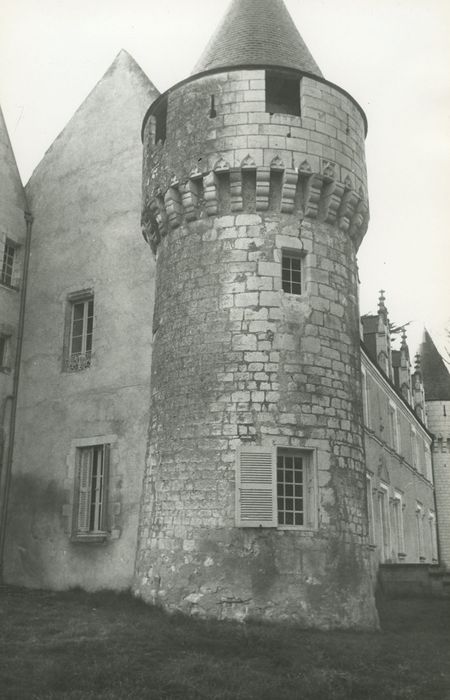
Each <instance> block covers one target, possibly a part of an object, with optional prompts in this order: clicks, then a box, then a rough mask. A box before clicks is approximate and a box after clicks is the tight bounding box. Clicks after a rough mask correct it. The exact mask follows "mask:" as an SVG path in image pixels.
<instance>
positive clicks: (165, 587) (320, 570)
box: [134, 528, 378, 629]
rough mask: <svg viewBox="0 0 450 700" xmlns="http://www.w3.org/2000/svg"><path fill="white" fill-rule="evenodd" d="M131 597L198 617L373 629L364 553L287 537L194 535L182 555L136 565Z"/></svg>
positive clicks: (159, 554) (158, 555) (166, 554)
mask: <svg viewBox="0 0 450 700" xmlns="http://www.w3.org/2000/svg"><path fill="white" fill-rule="evenodd" d="M185 544H186V543H185ZM194 545H195V547H196V548H195V549H192V547H193V546H194ZM134 592H135V594H136V595H137V596H138V597H141V598H142V599H143V600H145V601H146V602H149V603H152V604H156V605H160V606H162V607H163V608H165V609H166V610H168V611H181V612H184V613H186V614H189V615H195V616H199V617H203V618H216V619H220V620H225V619H233V620H238V621H243V620H246V619H252V618H253V619H265V620H273V621H289V622H293V623H296V624H299V625H301V626H304V627H314V628H317V629H339V628H340V629H346V628H352V629H376V628H377V627H378V616H377V612H376V608H375V600H374V583H373V579H372V577H371V575H370V566H369V561H368V557H367V550H366V549H365V548H364V549H363V548H360V547H359V546H358V545H354V544H352V543H348V544H344V543H342V542H339V541H337V540H334V541H333V540H324V539H322V538H321V537H320V536H317V537H309V536H302V535H301V534H294V533H290V532H286V531H285V532H283V531H279V532H258V531H257V530H240V529H238V528H236V529H231V530H226V529H218V530H215V531H208V532H206V531H199V532H198V533H197V539H195V540H189V546H188V547H187V548H183V546H182V545H181V546H180V548H179V549H178V550H177V549H175V548H174V549H171V550H170V551H161V550H155V551H154V552H153V554H152V553H150V552H149V554H148V556H147V557H145V558H141V560H140V561H138V569H137V574H136V577H135V585H134Z"/></svg>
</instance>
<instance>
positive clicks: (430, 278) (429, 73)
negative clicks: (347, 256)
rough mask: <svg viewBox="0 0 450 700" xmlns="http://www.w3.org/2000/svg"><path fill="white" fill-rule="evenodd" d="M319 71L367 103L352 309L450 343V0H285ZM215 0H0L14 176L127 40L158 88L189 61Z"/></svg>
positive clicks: (442, 344) (220, 8)
mask: <svg viewBox="0 0 450 700" xmlns="http://www.w3.org/2000/svg"><path fill="white" fill-rule="evenodd" d="M286 5H287V7H288V9H289V11H290V13H291V15H292V17H293V19H294V21H295V23H296V25H297V27H298V28H299V30H300V33H301V34H302V36H303V39H304V40H305V41H306V43H307V45H308V47H309V49H310V51H311V52H312V54H313V56H314V58H315V59H316V62H317V63H318V64H319V66H320V68H321V70H322V72H323V74H324V75H325V77H326V78H327V79H328V80H330V81H331V82H334V83H336V84H338V85H339V86H340V87H342V88H344V89H345V90H347V91H348V92H350V94H351V95H352V96H353V97H354V98H355V99H356V100H357V101H358V102H359V104H360V105H361V106H362V108H363V109H364V111H365V112H366V114H367V118H368V122H369V132H368V136H367V140H366V155H367V165H368V173H369V200H370V209H371V221H370V225H369V230H368V233H367V235H366V238H365V240H364V242H363V243H362V246H361V248H360V251H359V255H358V260H359V270H360V279H361V290H360V306H361V313H373V312H375V311H376V308H377V299H378V296H379V290H380V289H384V290H385V292H386V298H387V306H388V309H389V314H390V318H391V321H394V322H395V323H396V324H402V323H409V324H410V325H409V326H408V333H409V342H410V349H411V351H412V352H415V351H416V349H417V346H418V343H419V342H420V339H421V334H422V331H423V328H424V326H426V327H427V328H428V330H429V331H430V332H431V334H432V336H433V338H434V339H435V341H436V343H437V345H438V348H439V349H440V350H441V352H442V353H445V348H446V347H447V348H449V349H450V339H448V338H447V334H446V329H449V328H450V192H449V183H450V81H449V79H448V74H449V68H448V67H449V66H450V42H449V40H448V37H449V36H450V3H449V2H448V0H339V1H338V2H337V0H286ZM226 6H227V3H226V2H225V3H223V2H217V0H190V1H189V2H187V1H186V0H170V2H166V3H163V2H161V1H160V0H127V2H123V1H120V0H95V2H93V1H92V0H77V2H76V3H75V2H73V0H70V1H69V0H0V104H1V106H2V109H3V113H4V117H5V120H6V123H7V126H8V129H9V133H10V137H11V141H12V144H13V148H14V150H15V154H16V159H17V162H18V166H19V170H20V172H21V175H22V179H23V180H24V182H26V181H27V180H28V178H29V176H30V174H31V172H32V171H33V169H34V168H35V166H36V165H37V164H38V162H39V160H40V159H41V158H42V156H43V155H44V153H45V151H46V150H47V148H48V147H49V146H50V144H51V143H52V142H53V140H54V139H55V138H56V136H57V135H58V134H59V133H60V131H61V130H62V129H63V128H64V125H65V124H66V123H67V121H68V120H69V119H70V117H71V116H72V114H73V113H74V112H75V110H76V109H77V108H78V107H79V105H80V104H81V103H82V101H83V100H84V98H85V97H86V96H87V95H88V93H89V92H90V91H91V90H92V88H93V87H94V85H95V83H96V82H97V81H98V80H99V79H100V78H101V77H102V75H103V73H104V72H105V71H106V70H107V68H108V66H109V65H110V64H111V63H112V61H113V60H114V57H115V56H116V55H117V53H118V52H119V51H120V49H122V48H124V49H126V50H127V51H128V52H129V53H130V54H131V55H132V56H133V57H134V58H135V60H136V61H137V62H138V63H139V65H140V66H141V67H142V68H143V70H144V71H145V72H146V74H147V75H148V77H149V78H150V80H151V81H152V82H153V83H154V84H155V85H156V87H157V88H158V89H159V90H160V91H161V92H163V91H165V90H167V89H168V88H169V87H170V86H171V85H173V84H175V83H177V82H178V81H180V80H182V79H183V78H185V77H187V75H188V74H189V73H190V72H191V70H192V68H193V66H194V64H195V63H196V61H197V59H198V57H199V56H200V54H201V52H202V50H203V48H204V46H205V45H206V43H207V41H208V39H209V38H210V36H211V34H212V32H213V31H214V29H215V27H216V25H217V24H218V22H219V21H220V19H221V17H222V15H223V13H224V12H225V9H226Z"/></svg>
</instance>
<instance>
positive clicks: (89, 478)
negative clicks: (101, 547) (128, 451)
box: [73, 445, 110, 537]
mask: <svg viewBox="0 0 450 700" xmlns="http://www.w3.org/2000/svg"><path fill="white" fill-rule="evenodd" d="M109 451H110V446H109V445H93V446H91V447H78V448H77V454H76V463H77V482H76V487H75V488H76V493H75V509H74V523H73V530H74V535H75V537H82V536H95V535H101V534H102V533H106V529H107V510H108V509H107V494H108V479H109Z"/></svg>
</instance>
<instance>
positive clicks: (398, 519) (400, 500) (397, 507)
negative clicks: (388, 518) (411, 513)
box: [392, 490, 406, 560]
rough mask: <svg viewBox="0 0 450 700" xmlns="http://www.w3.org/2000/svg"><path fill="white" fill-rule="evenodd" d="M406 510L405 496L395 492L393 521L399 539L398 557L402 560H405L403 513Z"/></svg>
mask: <svg viewBox="0 0 450 700" xmlns="http://www.w3.org/2000/svg"><path fill="white" fill-rule="evenodd" d="M405 509H406V504H405V502H404V497H403V494H402V493H401V492H400V491H398V490H394V496H393V498H392V510H393V520H394V526H395V531H396V538H397V545H398V546H397V557H398V558H399V559H400V560H403V559H405V557H406V552H405V529H404V521H403V512H404V511H405Z"/></svg>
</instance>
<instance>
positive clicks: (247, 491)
mask: <svg viewBox="0 0 450 700" xmlns="http://www.w3.org/2000/svg"><path fill="white" fill-rule="evenodd" d="M276 489H277V486H276V450H275V448H273V447H255V446H250V445H249V446H247V445H245V446H242V447H241V448H240V449H238V453H237V465H236V525H237V526H238V527H277V524H278V517H277V490H276Z"/></svg>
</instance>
